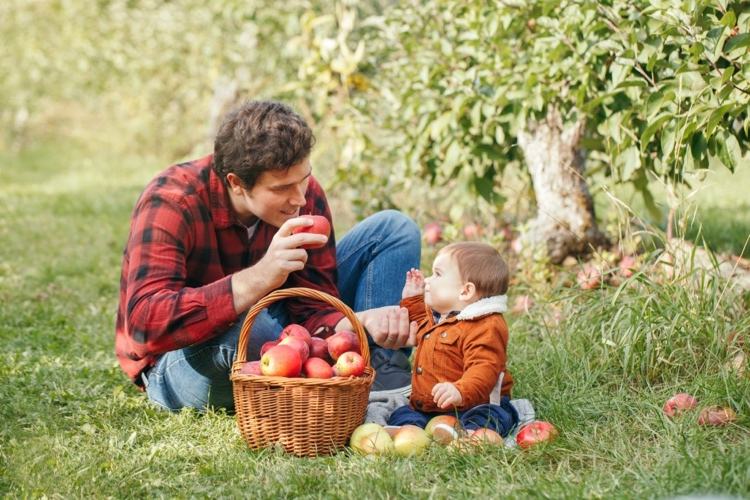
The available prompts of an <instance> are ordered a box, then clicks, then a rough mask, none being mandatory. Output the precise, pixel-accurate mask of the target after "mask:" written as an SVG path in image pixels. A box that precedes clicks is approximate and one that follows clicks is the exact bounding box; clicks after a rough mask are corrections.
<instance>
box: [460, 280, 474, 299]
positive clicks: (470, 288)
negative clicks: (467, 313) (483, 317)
mask: <svg viewBox="0 0 750 500" xmlns="http://www.w3.org/2000/svg"><path fill="white" fill-rule="evenodd" d="M458 297H459V298H460V299H461V300H464V301H466V302H470V301H473V300H474V299H476V298H477V287H476V285H474V283H472V282H471V281H467V282H466V283H464V287H463V288H462V289H461V293H460V294H459V296H458Z"/></svg>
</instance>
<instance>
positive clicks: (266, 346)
mask: <svg viewBox="0 0 750 500" xmlns="http://www.w3.org/2000/svg"><path fill="white" fill-rule="evenodd" d="M279 342H281V341H280V340H269V341H268V342H263V345H262V346H260V356H261V357H263V355H264V354H265V353H266V351H267V350H269V349H270V348H272V347H275V346H277V345H279Z"/></svg>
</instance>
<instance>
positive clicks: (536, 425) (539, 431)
mask: <svg viewBox="0 0 750 500" xmlns="http://www.w3.org/2000/svg"><path fill="white" fill-rule="evenodd" d="M556 437H557V429H555V426H554V425H552V424H550V423H549V422H544V421H542V420H537V421H535V422H531V423H530V424H529V425H526V426H524V428H523V429H521V430H520V431H518V435H517V436H516V443H518V446H520V447H521V448H524V449H526V448H531V447H532V446H534V445H536V444H539V443H544V442H547V441H553V440H554V439H555V438H556Z"/></svg>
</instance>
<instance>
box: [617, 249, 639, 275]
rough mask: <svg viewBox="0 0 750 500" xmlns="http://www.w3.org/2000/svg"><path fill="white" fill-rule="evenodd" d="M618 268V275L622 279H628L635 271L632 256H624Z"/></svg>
mask: <svg viewBox="0 0 750 500" xmlns="http://www.w3.org/2000/svg"><path fill="white" fill-rule="evenodd" d="M618 267H619V268H620V275H622V277H623V278H630V277H631V276H633V274H634V273H635V270H636V269H637V268H636V262H635V257H633V256H632V255H626V256H624V257H623V258H622V260H621V261H620V264H619V266H618Z"/></svg>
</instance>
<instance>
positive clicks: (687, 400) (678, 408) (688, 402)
mask: <svg viewBox="0 0 750 500" xmlns="http://www.w3.org/2000/svg"><path fill="white" fill-rule="evenodd" d="M697 404H698V400H696V399H695V398H694V397H693V396H691V395H690V394H688V393H686V392H679V393H677V394H675V395H674V396H672V397H671V398H669V399H668V400H667V402H666V403H664V407H663V408H662V410H663V411H664V414H665V415H666V416H668V417H669V418H672V417H674V416H675V415H679V414H680V413H682V412H684V411H686V410H692V409H693V408H695V406H696V405H697Z"/></svg>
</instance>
